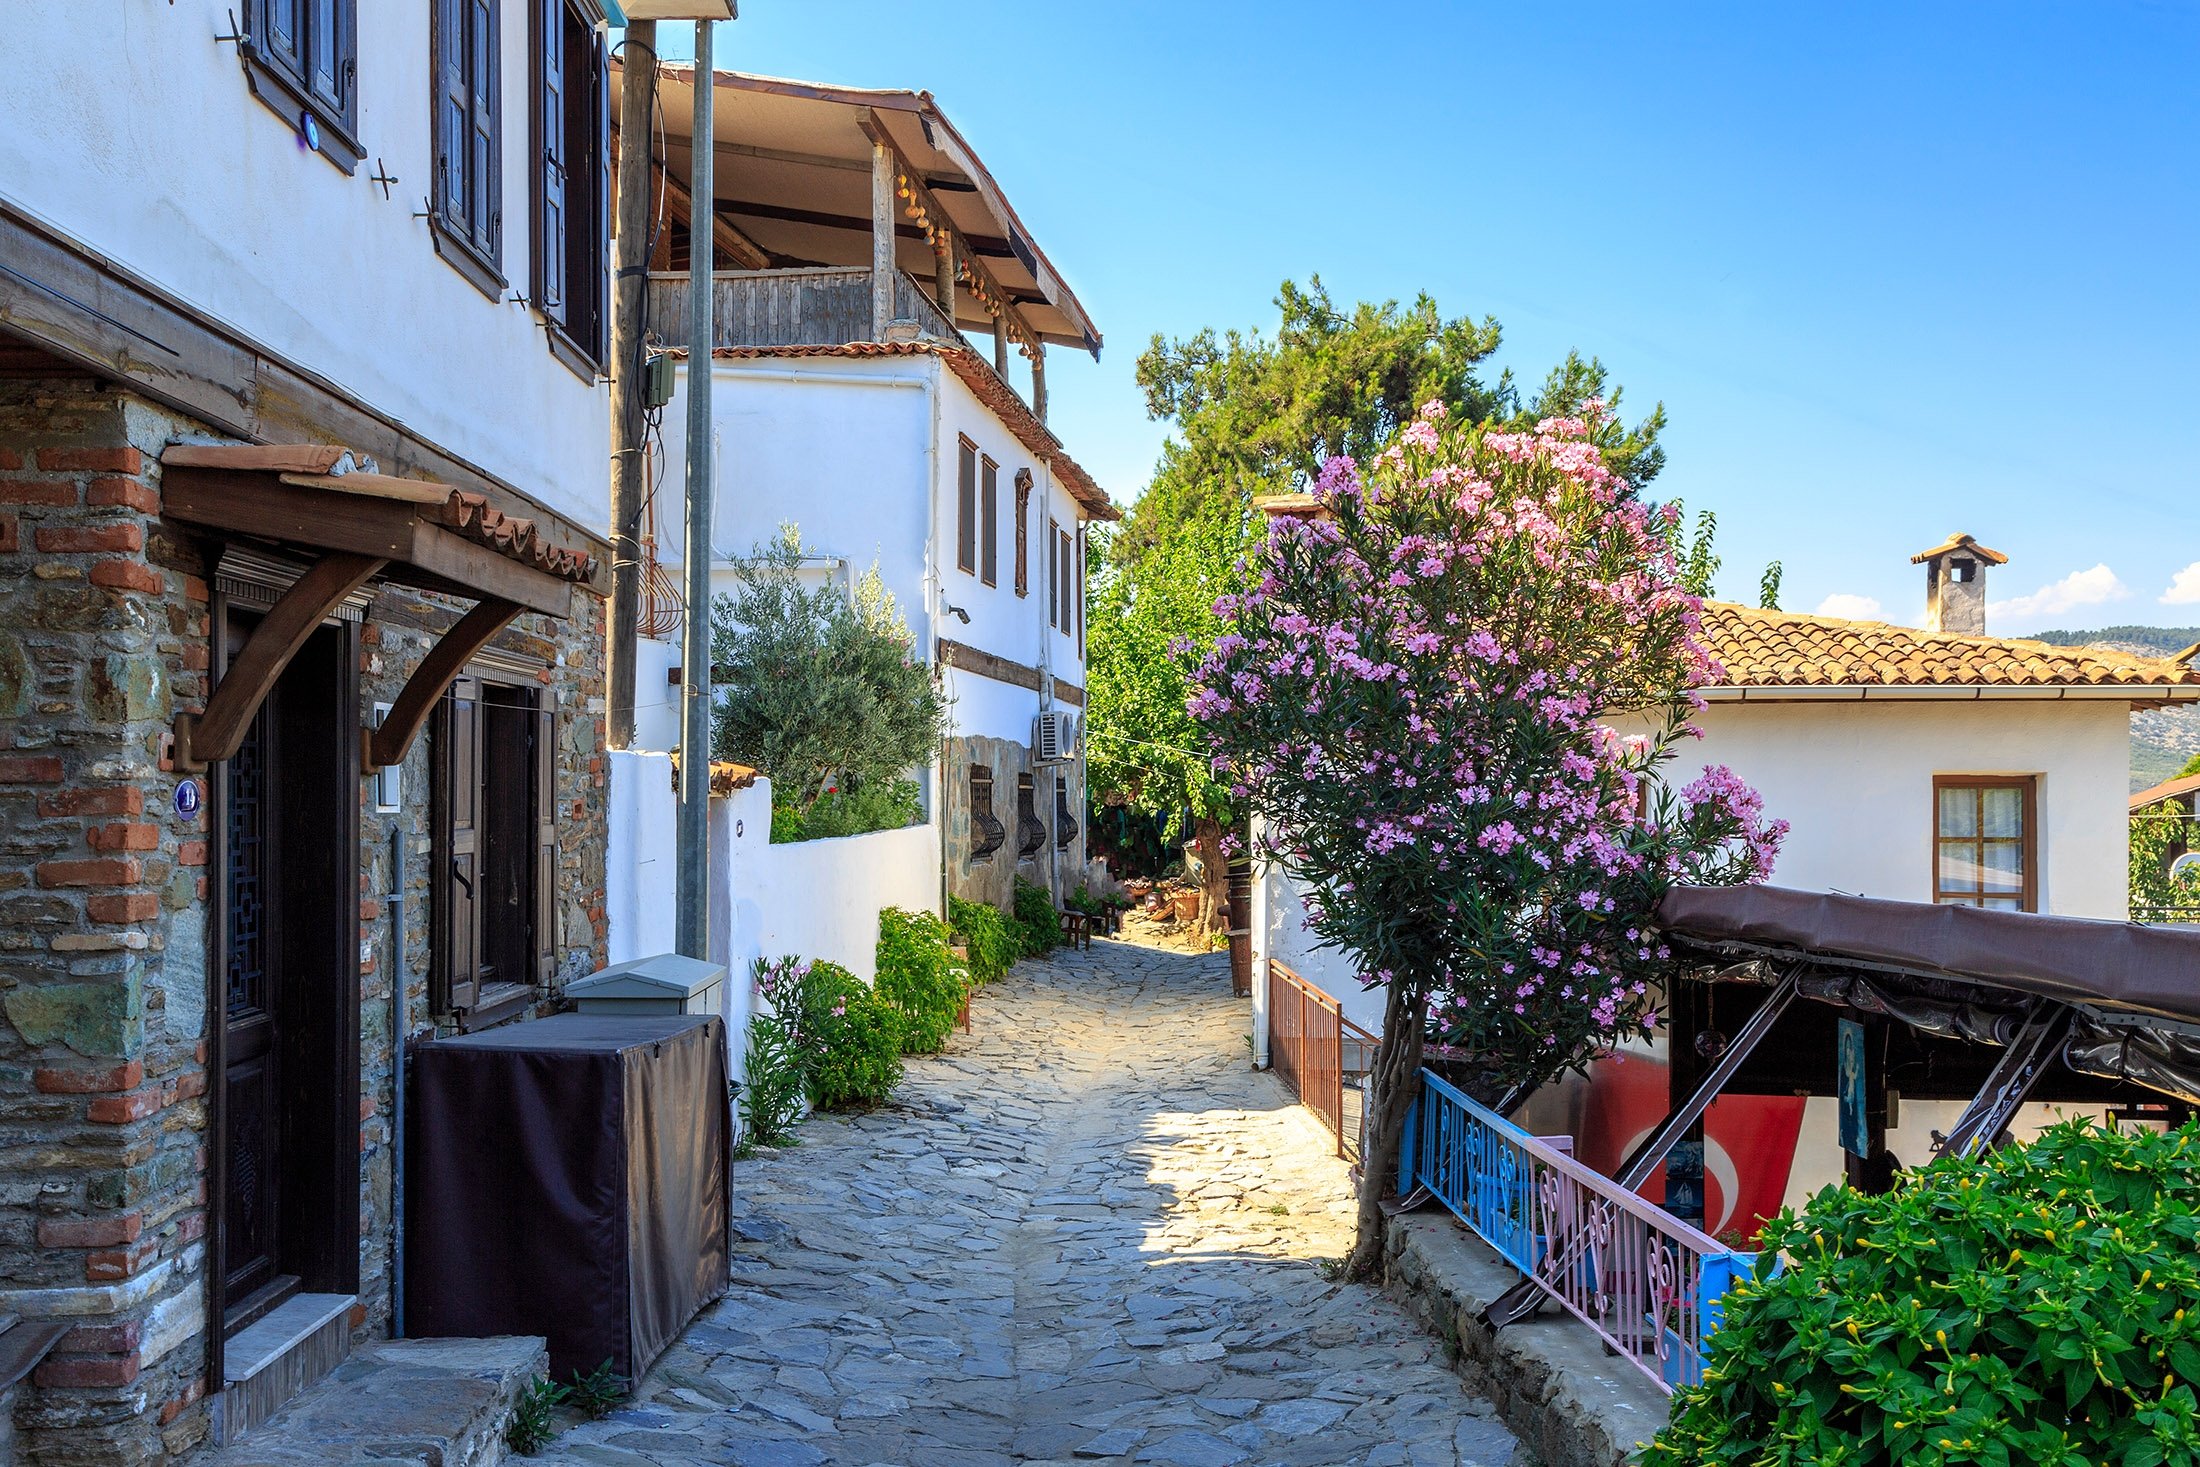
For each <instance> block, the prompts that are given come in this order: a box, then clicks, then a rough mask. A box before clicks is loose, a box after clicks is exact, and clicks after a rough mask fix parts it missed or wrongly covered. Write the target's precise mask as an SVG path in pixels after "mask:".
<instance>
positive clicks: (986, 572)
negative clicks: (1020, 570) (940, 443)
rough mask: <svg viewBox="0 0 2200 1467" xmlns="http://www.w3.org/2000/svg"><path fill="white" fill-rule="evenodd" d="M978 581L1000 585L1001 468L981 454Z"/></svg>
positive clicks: (979, 462)
mask: <svg viewBox="0 0 2200 1467" xmlns="http://www.w3.org/2000/svg"><path fill="white" fill-rule="evenodd" d="M978 579H979V580H981V581H983V582H985V583H986V584H987V585H988V586H997V585H999V584H1000V583H1001V466H1000V465H999V464H997V463H995V462H993V460H992V459H991V458H990V457H989V456H987V455H985V454H980V455H978Z"/></svg>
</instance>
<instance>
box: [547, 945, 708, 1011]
mask: <svg viewBox="0 0 2200 1467" xmlns="http://www.w3.org/2000/svg"><path fill="white" fill-rule="evenodd" d="M725 987H726V970H725V969H724V968H722V967H720V966H719V965H718V964H716V963H706V962H704V961H703V960H702V959H701V958H683V957H681V956H680V955H679V954H677V953H658V954H657V955H656V956H654V957H648V958H635V959H634V960H633V961H632V962H626V963H614V964H612V965H611V966H610V967H608V968H606V969H604V970H603V971H602V972H601V973H591V974H589V975H588V976H587V977H586V978H582V979H580V980H578V981H577V982H573V983H569V984H567V985H566V988H565V996H566V997H567V998H570V999H572V1000H573V1004H574V1007H576V1008H578V1009H579V1010H580V1011H581V1012H582V1013H584V1014H659V1015H662V1014H715V1013H717V1012H718V1011H719V1008H720V1006H721V1004H722V1002H723V1000H724V998H725Z"/></svg>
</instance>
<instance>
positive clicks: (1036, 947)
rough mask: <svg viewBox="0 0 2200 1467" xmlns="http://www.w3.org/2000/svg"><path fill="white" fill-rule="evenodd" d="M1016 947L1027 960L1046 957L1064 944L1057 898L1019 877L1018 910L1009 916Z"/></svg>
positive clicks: (1017, 890) (1017, 891)
mask: <svg viewBox="0 0 2200 1467" xmlns="http://www.w3.org/2000/svg"><path fill="white" fill-rule="evenodd" d="M1009 925H1010V926H1011V927H1012V928H1014V929H1015V933H1016V946H1017V948H1018V949H1019V950H1020V951H1021V952H1022V953H1023V955H1024V956H1025V957H1027V958H1043V957H1045V956H1046V955H1047V954H1048V953H1050V952H1053V951H1054V949H1055V948H1056V947H1057V946H1059V945H1060V944H1061V941H1062V918H1061V914H1060V913H1058V912H1056V911H1055V910H1054V897H1053V894H1052V893H1050V892H1049V891H1048V890H1047V889H1046V888H1045V887H1043V886H1035V885H1033V884H1032V883H1031V882H1028V881H1026V880H1024V879H1023V878H1022V877H1021V876H1019V877H1017V878H1016V910H1015V911H1014V913H1012V914H1011V915H1010V917H1009Z"/></svg>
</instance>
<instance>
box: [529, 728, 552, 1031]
mask: <svg viewBox="0 0 2200 1467" xmlns="http://www.w3.org/2000/svg"><path fill="white" fill-rule="evenodd" d="M540 696H541V699H542V701H541V703H540V704H539V705H537V707H536V710H535V738H534V744H535V747H534V755H535V920H534V922H533V924H532V926H533V932H532V941H533V944H534V953H535V974H534V982H535V986H536V987H538V988H547V987H549V986H550V985H551V983H552V982H553V981H554V980H555V979H556V978H557V976H558V695H557V694H556V693H554V692H552V691H551V690H550V689H548V688H544V689H543V690H542V692H541V694H540Z"/></svg>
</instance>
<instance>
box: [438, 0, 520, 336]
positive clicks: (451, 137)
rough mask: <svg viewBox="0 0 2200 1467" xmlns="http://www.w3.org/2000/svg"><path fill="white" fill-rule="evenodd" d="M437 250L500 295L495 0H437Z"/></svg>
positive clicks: (500, 132)
mask: <svg viewBox="0 0 2200 1467" xmlns="http://www.w3.org/2000/svg"><path fill="white" fill-rule="evenodd" d="M434 4H435V25H434V27H433V29H434V52H435V59H434V89H435V90H434V96H435V116H434V125H433V127H432V128H431V131H432V132H433V134H434V140H435V181H434V183H433V185H432V188H431V193H430V198H431V199H432V200H433V202H434V207H433V208H432V209H430V210H429V211H428V222H429V224H430V226H431V232H432V233H433V234H434V236H435V249H436V253H437V254H439V255H441V256H442V257H443V258H444V259H446V260H448V261H450V262H451V264H452V265H453V266H454V267H455V268H456V269H457V270H458V272H459V274H461V275H464V276H465V277H466V278H467V279H468V280H471V281H472V282H473V283H474V284H475V286H477V287H478V288H479V289H480V291H481V293H482V294H483V295H486V296H488V297H489V298H490V299H491V300H501V299H502V298H503V296H504V275H503V273H502V267H501V264H500V261H501V260H502V258H503V251H504V182H503V178H504V170H503V168H502V167H501V166H500V165H501V163H502V160H503V154H504V122H503V110H504V109H503V99H502V97H501V96H500V89H501V87H502V80H501V78H500V76H499V74H498V73H499V68H498V65H497V50H498V45H499V41H498V30H499V27H498V25H497V0H434Z"/></svg>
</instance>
